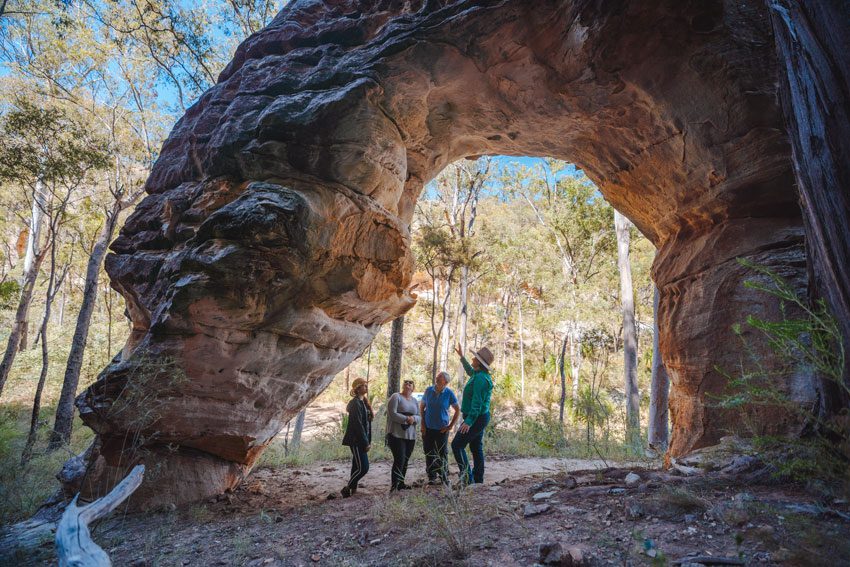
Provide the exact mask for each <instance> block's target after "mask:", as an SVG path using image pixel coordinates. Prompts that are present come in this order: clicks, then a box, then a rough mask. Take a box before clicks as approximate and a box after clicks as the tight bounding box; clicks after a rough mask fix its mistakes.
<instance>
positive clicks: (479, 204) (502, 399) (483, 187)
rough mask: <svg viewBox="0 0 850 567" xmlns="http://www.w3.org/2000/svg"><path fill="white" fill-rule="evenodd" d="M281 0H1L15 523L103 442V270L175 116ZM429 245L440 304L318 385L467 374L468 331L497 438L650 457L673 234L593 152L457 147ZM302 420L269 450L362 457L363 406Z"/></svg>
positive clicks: (439, 194)
mask: <svg viewBox="0 0 850 567" xmlns="http://www.w3.org/2000/svg"><path fill="white" fill-rule="evenodd" d="M281 7H282V4H281V3H277V2H268V1H265V0H229V1H227V2H196V1H189V0H182V1H178V0H117V1H109V0H0V136H2V144H0V207H2V210H3V215H2V217H0V243H1V244H2V249H0V345H2V346H0V348H2V350H3V353H4V358H3V361H2V364H0V503H2V504H0V523H7V522H10V521H14V520H18V519H21V518H23V517H25V516H26V515H27V514H29V513H31V512H32V511H33V510H34V509H35V507H37V506H38V504H39V503H40V502H42V501H43V499H44V498H45V497H46V496H47V495H48V494H49V493H51V492H52V491H53V490H55V489H56V486H57V485H56V481H55V480H54V478H53V477H54V475H55V473H56V471H57V470H58V469H59V468H60V466H61V464H62V462H63V461H65V460H66V459H67V458H68V457H69V456H70V455H73V454H76V453H78V452H80V451H82V450H83V449H85V447H86V446H87V444H88V443H89V442H90V440H91V438H92V433H91V431H90V430H88V429H87V428H86V427H84V426H82V424H81V423H80V422H79V419H75V418H73V406H72V405H71V403H72V401H73V397H74V395H75V393H77V392H79V391H81V390H82V389H84V388H85V387H86V386H87V385H88V384H90V383H91V382H92V381H94V380H95V379H96V378H97V375H98V373H99V371H100V370H101V369H102V368H103V367H104V366H105V365H106V364H107V363H108V362H109V361H110V360H111V359H112V358H113V357H114V356H115V355H116V354H117V353H118V352H119V351H120V349H121V347H122V345H123V343H124V340H125V339H126V336H127V334H128V331H129V326H128V320H127V318H126V317H125V315H124V305H123V300H122V299H121V297H120V296H119V295H118V294H117V293H116V292H115V291H113V290H111V288H110V287H109V282H108V278H107V276H106V274H105V273H104V271H103V258H104V256H105V254H106V249H107V246H108V243H109V242H110V241H111V240H112V239H113V238H114V237H115V236H116V235H117V230H119V229H120V226H121V224H122V222H123V220H124V219H125V218H126V216H127V215H128V214H129V213H131V212H132V210H133V207H134V206H135V204H136V203H137V202H138V201H139V200H140V199H141V197H142V196H143V195H142V191H141V187H142V185H143V183H144V180H145V179H146V177H147V174H148V171H149V170H150V167H151V165H152V164H153V162H154V161H155V160H156V157H157V153H158V151H159V148H160V147H161V144H162V142H163V141H164V139H165V137H166V136H167V134H168V132H169V129H170V128H171V126H172V125H173V124H174V123H175V122H176V120H177V119H178V118H179V117H180V116H181V115H182V114H183V112H184V111H185V110H186V108H188V107H189V106H190V105H191V104H192V103H193V102H194V101H195V100H197V98H198V97H199V96H200V94H201V93H202V92H204V90H205V89H207V88H209V87H210V86H211V85H212V84H214V82H215V80H216V77H217V75H218V73H219V71H220V70H221V69H223V67H224V65H225V64H226V63H227V62H228V60H229V58H230V57H231V55H232V53H233V51H234V49H235V47H236V45H238V43H239V42H240V41H242V40H243V39H244V38H245V37H247V36H248V35H250V34H251V33H253V32H255V31H258V30H259V29H261V28H262V27H263V26H264V25H266V24H267V23H269V22H270V21H271V19H272V18H273V17H274V15H275V14H276V13H277V11H278V10H279V9H280V8H281ZM615 217H616V218H615ZM618 227H619V229H620V230H619V231H618V230H617V228H618ZM411 244H412V247H413V250H414V254H415V257H416V273H415V274H414V286H415V287H414V292H415V293H417V294H418V296H419V301H418V303H417V305H416V306H415V307H414V309H413V310H411V311H410V312H409V313H408V314H407V315H406V316H405V317H404V320H403V329H402V323H401V321H399V322H397V323H395V324H394V325H390V324H388V325H386V326H385V327H384V329H383V330H382V331H381V332H380V333H379V335H378V337H377V338H376V340H375V341H374V343H373V344H372V346H371V347H370V348H368V349H367V350H366V351H364V353H363V354H362V356H361V357H360V358H359V359H357V360H356V361H355V362H354V363H353V364H352V365H351V366H350V367H349V368H348V369H347V370H346V371H345V372H343V373H341V374H340V375H339V376H337V378H336V379H335V380H334V382H333V383H332V384H331V386H330V387H329V388H328V389H327V390H326V391H325V392H324V393H323V394H322V395H321V396H320V398H319V400H318V403H320V404H326V405H327V404H341V402H343V401H344V400H345V399H347V391H348V384H349V383H350V381H351V380H353V378H354V377H365V378H368V379H369V381H370V389H371V395H372V397H373V400H374V402H375V404H376V405H377V406H380V405H381V402H382V400H383V399H385V397H386V394H387V392H388V390H392V389H393V382H394V381H395V380H397V379H398V378H399V377H400V376H401V377H404V378H412V379H414V380H415V381H416V383H417V390H419V391H421V390H422V389H424V387H425V386H426V385H427V384H428V383H430V380H431V377H432V376H433V372H434V371H435V370H447V371H448V372H450V374H452V375H453V377H454V381H453V384H452V385H453V387H454V388H455V389H456V390H459V389H460V388H461V387H462V373H461V371H460V368H459V363H458V361H457V359H456V357H455V356H453V355H452V354H451V352H452V348H451V347H452V346H453V345H454V344H455V343H457V342H459V343H464V345H465V348H466V350H467V351H469V350H472V349H475V348H478V347H480V346H484V345H487V346H489V347H490V348H491V349H492V350H493V352H494V353H495V355H496V361H495V363H494V373H493V374H494V378H495V380H494V381H495V384H496V389H495V393H494V402H493V405H494V409H493V414H494V420H493V423H492V425H491V427H490V431H489V433H488V439H489V440H488V447H489V450H491V451H493V452H503V453H510V454H526V455H566V454H579V453H580V454H592V455H599V456H605V457H607V456H622V455H630V456H634V455H642V454H643V451H644V449H645V447H646V445H647V443H646V440H645V439H646V430H647V417H648V413H649V412H648V406H649V393H650V387H649V385H650V379H651V368H652V356H653V336H654V333H653V294H654V288H653V285H652V282H651V279H650V275H649V270H650V266H651V263H652V260H653V257H654V248H653V246H652V245H651V243H650V242H649V241H648V240H646V239H645V238H644V237H643V236H642V235H641V234H640V233H639V232H638V231H637V230H636V229H634V228H633V227H631V226H630V225H629V224H628V222H627V221H625V219H622V218H621V217H619V215H615V212H614V210H613V209H612V208H611V207H610V205H608V204H607V203H606V202H605V201H604V200H603V199H602V197H601V196H600V194H599V192H598V190H597V189H596V187H595V186H594V185H593V184H592V182H590V181H589V180H588V179H587V177H585V176H584V174H583V173H582V172H581V170H579V169H577V168H576V167H575V166H574V165H571V164H568V163H565V162H560V161H556V160H552V159H546V158H543V157H524V156H512V157H508V156H490V157H482V158H478V159H475V160H462V161H460V162H457V163H455V164H452V165H451V166H449V167H448V168H447V169H446V170H445V171H444V172H443V173H442V174H441V175H440V176H439V177H438V178H437V179H436V180H435V181H434V182H432V183H431V184H429V185H428V187H427V188H426V190H425V192H424V193H423V195H422V197H421V199H420V201H419V203H418V206H417V209H416V213H415V216H414V219H413V223H412V226H411ZM618 245H619V246H618ZM618 248H619V254H618ZM627 275H628V278H626V276H627ZM626 279H628V280H630V281H629V282H627V281H626ZM626 283H628V284H629V285H626ZM632 283H633V285H632ZM630 313H631V314H632V315H630ZM624 320H625V323H626V324H625V325H624ZM402 331H403V335H402ZM394 334H395V340H393V335H394ZM400 336H403V340H401V341H400V340H398V339H399V337H400ZM399 353H401V356H400V358H399ZM309 411H310V409H309V408H308V410H307V412H309ZM665 419H666V416H665ZM296 422H300V424H301V425H303V423H304V414H303V413H302V415H301V416H299V419H298V420H294V423H293V424H292V426H290V427H288V428H287V430H285V431H284V432H283V433H282V434H281V439H280V442H279V443H276V444H275V445H274V446H273V447H272V449H271V450H270V451H269V452H268V453H267V454H266V456H265V457H264V461H263V464H266V465H268V466H287V465H288V464H291V463H293V462H303V461H304V460H306V459H329V458H337V457H340V456H344V453H343V452H342V447H339V441H338V432H339V427H340V426H341V422H339V423H336V424H335V425H333V426H332V427H330V428H329V429H328V431H326V432H325V433H324V434H322V435H318V436H315V437H314V438H313V439H311V440H310V441H309V442H307V441H305V443H304V444H303V446H300V447H299V443H298V440H297V437H298V436H299V435H300V429H299V427H298V425H297V423H296ZM638 425H639V427H638ZM290 429H292V431H290ZM296 430H298V431H296ZM376 434H379V433H378V432H376ZM292 437H296V439H292ZM382 456H383V453H382V452H381V450H379V451H378V454H377V455H376V457H377V458H382ZM13 485H14V489H12V486H13Z"/></svg>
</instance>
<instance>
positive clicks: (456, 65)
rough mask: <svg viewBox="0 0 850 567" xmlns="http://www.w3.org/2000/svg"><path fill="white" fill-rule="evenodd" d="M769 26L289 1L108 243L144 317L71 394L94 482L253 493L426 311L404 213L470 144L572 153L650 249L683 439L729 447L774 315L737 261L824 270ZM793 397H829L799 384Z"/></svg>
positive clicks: (188, 121)
mask: <svg viewBox="0 0 850 567" xmlns="http://www.w3.org/2000/svg"><path fill="white" fill-rule="evenodd" d="M603 6H604V7H603ZM767 18H768V16H767V14H766V13H765V9H764V8H763V6H762V5H761V3H757V2H753V3H742V2H723V1H720V0H717V1H711V2H696V1H695V2H680V1H672V0H671V1H669V2H665V1H662V2H654V3H651V6H650V5H647V3H645V2H637V1H635V2H619V3H604V4H603V3H597V2H591V1H587V0H573V1H566V0H565V1H555V0H545V1H535V2H531V1H520V0H502V1H493V2H483V1H472V0H410V1H404V2H402V1H392V0H369V1H361V2H357V1H354V0H333V1H328V2H324V3H322V2H318V1H314V0H295V1H294V2H292V3H291V4H290V5H288V6H287V7H286V8H285V9H284V10H283V11H282V12H281V13H280V14H279V15H278V16H277V18H276V19H275V20H274V22H273V23H272V24H271V25H270V26H268V27H267V28H266V29H264V30H263V31H261V32H259V33H258V34H256V35H254V36H252V37H251V38H249V39H248V40H247V41H245V42H244V43H243V44H242V45H241V46H240V47H239V49H238V51H237V53H236V55H235V57H234V59H233V61H232V62H231V63H230V64H229V65H228V67H227V68H226V69H225V71H224V72H223V73H222V75H221V77H220V79H219V82H218V84H217V85H216V86H214V87H213V88H212V89H210V90H209V91H208V92H207V93H206V94H204V95H203V97H202V98H201V100H200V101H199V102H198V103H197V104H196V105H195V106H193V107H192V108H190V109H189V110H188V111H187V113H186V115H185V116H184V117H183V118H182V119H181V120H180V121H179V122H178V124H177V125H176V126H175V128H174V130H173V132H172V133H171V136H170V137H169V139H168V141H167V142H166V143H165V145H164V147H163V149H162V153H161V156H160V158H159V160H158V162H157V164H156V166H155V167H154V170H153V172H152V174H151V176H150V178H149V180H148V182H147V190H148V193H149V195H148V196H147V198H146V199H145V200H144V201H143V202H142V203H141V204H140V206H139V207H138V209H137V210H136V212H135V213H134V214H133V215H132V217H131V218H130V219H128V221H127V223H126V225H125V227H124V229H123V230H122V232H121V235H120V237H119V238H118V240H117V241H116V242H115V243H114V244H113V246H112V250H113V254H112V255H111V256H110V257H109V258H108V259H107V271H108V272H109V275H110V277H111V279H112V285H113V287H115V289H116V290H118V291H119V292H120V293H121V294H122V295H123V296H124V297H125V299H126V301H127V306H128V312H129V314H130V317H131V319H132V323H133V332H132V335H131V337H130V340H129V341H128V344H127V346H126V347H125V349H124V351H123V353H122V355H121V356H120V357H118V359H116V360H115V361H113V363H112V364H110V366H109V367H107V368H106V369H105V370H104V372H103V373H102V375H101V377H100V378H99V380H98V382H97V383H96V384H95V385H93V386H92V387H91V388H90V389H89V390H87V391H86V392H84V393H83V394H82V395H81V396H80V397H79V398H78V401H77V405H78V407H79V409H80V413H81V416H82V418H83V420H84V421H85V422H86V423H87V424H88V425H89V426H91V427H92V428H93V429H94V430H95V431H96V432H97V433H98V443H97V444H96V446H95V448H94V449H93V452H92V454H91V455H90V460H91V462H92V473H91V474H89V478H88V480H89V482H90V483H91V485H90V486H89V488H90V489H99V488H102V485H103V484H104V483H107V484H108V483H109V482H110V480H112V479H117V478H120V476H121V475H122V474H123V471H124V470H126V469H127V468H128V467H129V466H130V465H132V464H134V463H135V461H136V460H138V459H140V458H141V459H144V460H145V461H146V464H147V466H148V471H149V474H148V477H147V479H146V485H147V488H146V486H143V487H142V488H141V489H140V491H139V493H140V494H142V496H143V499H144V501H145V503H146V504H147V505H154V504H157V503H160V502H165V501H169V502H171V501H185V500H192V499H197V498H201V497H203V496H207V495H209V494H214V493H218V492H221V491H223V490H224V489H226V488H228V487H230V486H233V485H234V484H235V483H236V482H238V480H239V478H240V477H241V475H243V474H244V473H245V472H246V471H247V470H249V469H250V467H251V466H252V465H253V463H254V462H255V461H256V459H257V458H258V456H259V454H260V453H261V452H262V450H263V449H264V447H265V446H266V445H267V443H268V442H269V441H270V440H271V439H272V437H273V436H274V435H275V434H276V433H277V432H278V430H279V429H280V428H281V427H282V425H283V424H284V423H285V422H286V421H288V420H289V419H290V418H291V417H293V416H294V415H295V414H296V413H297V412H298V411H299V410H300V409H301V408H302V407H303V406H304V405H305V404H307V403H308V402H309V401H310V400H311V399H312V398H313V397H315V396H316V395H318V393H319V392H321V390H322V389H323V388H325V387H326V386H327V384H328V383H329V381H330V380H331V379H332V377H333V376H334V375H335V374H336V373H337V372H339V371H340V370H342V369H343V368H344V367H345V366H346V365H347V364H348V363H349V362H350V361H351V360H353V359H354V358H355V357H356V356H358V355H359V354H360V353H361V352H362V350H363V349H364V348H365V347H366V346H367V345H368V344H369V342H370V341H371V339H372V338H373V337H374V335H375V333H376V332H377V330H378V328H379V327H380V325H381V324H383V323H385V322H387V321H390V320H391V319H393V318H394V317H396V316H398V315H400V314H402V313H404V312H405V311H406V310H408V309H409V308H410V307H411V306H412V305H413V304H414V298H412V297H411V295H410V294H409V293H408V291H407V289H406V288H407V286H408V284H409V277H410V273H411V267H412V266H411V257H410V252H409V247H408V244H409V234H408V230H407V223H408V222H409V221H410V218H411V215H412V210H413V205H414V203H415V201H416V199H417V197H418V195H419V193H420V191H421V190H422V187H423V185H424V184H425V183H426V182H427V181H428V180H429V179H431V178H433V177H434V176H435V175H436V174H437V173H438V172H439V171H440V170H441V169H442V168H443V167H444V166H445V165H446V164H448V163H450V162H451V161H453V160H455V159H458V158H461V157H464V156H470V155H479V154H512V155H541V156H553V157H559V158H563V159H567V160H570V161H572V162H575V163H577V164H579V165H580V166H581V167H582V168H584V169H585V171H586V172H587V173H588V175H589V176H590V177H591V179H593V181H594V182H596V184H597V185H598V186H599V187H600V190H601V191H602V193H603V194H604V196H605V197H606V199H608V200H609V201H610V202H611V203H612V204H613V205H614V206H615V207H616V208H618V209H619V210H620V211H621V212H623V213H624V214H625V215H627V216H628V217H629V218H630V219H631V220H632V221H633V222H634V223H635V224H636V225H637V227H638V228H639V229H640V230H641V231H642V232H643V233H644V234H645V235H646V236H647V237H648V238H650V239H651V240H652V242H653V243H654V244H655V245H656V246H657V247H658V249H659V254H658V257H657V260H656V263H655V266H654V269H653V277H654V279H655V281H656V283H657V284H658V286H659V288H660V289H661V308H660V312H661V314H662V315H661V324H660V328H661V349H662V351H663V354H664V357H665V361H666V363H667V366H668V368H669V371H670V374H671V378H672V384H673V390H672V397H671V402H670V403H671V410H672V411H671V417H672V421H673V437H672V447H671V452H672V453H673V454H681V453H684V452H687V451H688V450H690V449H692V448H695V447H699V446H702V445H706V444H710V443H712V442H714V441H716V440H717V439H718V438H719V436H720V435H722V434H723V432H724V428H725V427H727V426H729V425H731V424H732V422H733V421H734V416H730V415H725V414H723V413H722V412H721V411H720V410H718V409H716V408H712V407H711V406H710V405H709V404H707V397H706V396H707V394H709V393H711V392H718V391H719V390H720V389H722V387H723V384H724V380H723V378H722V376H721V375H720V374H719V373H718V372H716V371H715V370H714V367H715V365H720V366H724V365H725V366H733V365H734V364H735V363H736V362H737V358H738V354H737V347H736V346H734V344H733V343H732V342H731V341H730V340H729V338H730V335H729V327H730V326H731V325H732V324H733V323H736V322H739V321H741V320H742V319H743V318H744V316H745V315H746V314H747V313H752V312H757V313H762V314H769V313H774V312H776V310H777V306H776V305H774V304H772V303H771V302H770V301H768V300H767V299H766V298H764V297H762V296H760V295H759V294H757V293H755V292H751V291H749V290H747V289H745V288H743V286H742V285H741V284H742V281H743V279H744V278H745V273H744V270H743V269H742V268H741V267H740V266H738V264H737V263H736V262H735V258H736V257H746V258H750V259H753V260H755V261H757V262H759V263H762V264H767V265H769V266H771V267H772V268H774V269H776V270H777V271H778V272H780V273H781V274H782V275H784V276H786V277H788V278H790V279H791V280H792V281H794V282H795V283H796V284H797V285H798V286H799V287H800V289H804V288H805V286H806V283H807V277H806V260H805V252H804V248H803V227H802V220H801V213H800V210H799V207H798V205H797V195H796V192H795V189H794V177H793V172H792V162H791V155H790V146H789V142H788V138H787V134H786V132H785V128H784V125H783V122H782V114H781V112H780V109H779V106H778V99H777V93H776V88H777V87H776V84H777V63H776V60H775V55H774V47H773V39H772V37H771V35H770V28H769V25H768V19H767ZM778 387H782V388H784V389H786V390H788V391H789V392H791V393H792V394H793V395H795V396H797V397H798V398H799V399H800V400H801V401H802V402H812V401H813V400H814V397H815V388H814V381H813V379H812V378H811V377H809V376H807V375H806V374H804V373H800V374H797V375H793V376H791V378H790V379H788V381H787V382H786V383H782V384H778ZM761 419H762V425H763V426H764V427H765V428H766V429H770V430H775V431H783V430H785V429H787V428H789V427H793V424H789V423H787V422H786V421H785V419H786V418H785V416H781V415H776V414H765V415H763V416H762V418H761ZM154 487H155V488H154Z"/></svg>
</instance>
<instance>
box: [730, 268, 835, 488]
mask: <svg viewBox="0 0 850 567" xmlns="http://www.w3.org/2000/svg"><path fill="white" fill-rule="evenodd" d="M738 262H739V263H740V264H741V265H743V266H745V267H747V268H749V269H751V270H753V271H754V272H755V273H756V274H757V276H758V278H757V279H751V280H748V281H747V282H745V285H746V286H747V287H749V288H750V289H756V290H759V291H762V292H764V293H766V294H768V295H771V296H773V297H776V298H778V299H779V300H780V309H781V313H782V319H781V320H779V321H768V320H765V319H762V318H759V317H755V316H753V315H750V316H748V317H747V320H746V324H747V326H748V327H749V328H751V329H755V330H757V331H760V332H761V334H762V335H763V336H764V337H765V338H766V339H767V342H768V345H769V346H770V348H771V351H772V352H773V353H774V355H775V356H776V357H777V359H778V360H779V361H780V362H782V367H783V369H784V370H783V371H781V372H784V373H786V374H788V373H790V372H792V371H794V369H797V368H800V367H801V366H802V368H804V369H806V370H807V371H809V372H811V373H813V374H815V375H817V376H819V377H821V378H823V379H824V380H826V381H827V382H829V383H832V384H834V385H835V387H836V388H837V389H838V390H841V391H842V392H843V394H844V396H850V387H848V385H847V384H846V383H845V382H844V380H843V376H842V373H843V370H844V357H845V353H844V348H843V342H842V336H841V332H840V331H839V327H838V324H837V321H836V320H835V318H834V317H833V316H832V314H831V313H830V311H829V309H828V307H827V305H826V303H825V302H824V301H823V300H819V301H817V302H815V304H814V305H810V304H809V303H808V302H807V301H806V300H805V299H803V298H801V297H799V296H798V295H797V293H796V291H795V290H794V288H793V287H792V286H791V285H790V284H789V283H788V282H787V281H785V280H784V279H783V278H782V277H780V276H779V275H777V274H776V273H774V272H772V271H771V270H769V269H768V268H766V267H764V266H760V265H757V264H754V263H753V262H750V261H748V260H744V259H739V260H738ZM792 309H793V311H794V312H795V313H798V314H799V315H796V316H791V315H789V311H791V310H792ZM733 331H734V333H735V334H736V335H737V336H738V337H739V339H740V340H741V344H742V346H743V348H744V351H745V353H746V354H747V357H748V359H749V360H748V361H747V362H746V363H745V362H743V361H742V364H741V367H740V370H739V372H738V373H736V374H734V375H733V374H731V373H729V372H727V371H726V370H724V369H721V368H717V370H718V371H719V372H721V373H722V374H723V375H724V376H725V377H726V378H727V380H728V383H729V393H728V395H726V396H724V397H723V398H722V399H720V400H719V403H718V405H719V406H720V407H723V408H728V409H733V410H735V411H736V412H738V414H739V415H740V416H742V417H743V420H744V422H745V423H748V422H749V419H748V417H749V416H750V415H751V414H752V413H753V412H756V411H758V408H760V407H772V408H777V409H779V410H781V411H783V412H787V414H788V415H790V416H793V420H795V421H797V422H799V423H804V424H808V434H807V435H805V436H804V437H802V438H788V437H777V436H773V435H765V434H763V432H761V431H758V430H756V429H751V430H750V433H751V434H752V435H753V440H754V443H755V446H756V448H757V449H759V450H760V451H762V452H763V454H764V456H765V458H767V459H768V460H769V462H770V463H771V464H772V465H773V467H774V468H775V470H776V474H777V475H782V476H786V477H790V478H794V479H797V480H801V481H804V482H806V483H809V484H810V485H812V486H816V487H818V488H820V489H823V490H824V491H826V492H837V493H843V494H848V493H850V409H848V408H847V407H844V408H842V409H841V410H840V411H838V412H837V413H836V414H834V415H830V416H826V417H824V416H822V415H820V413H819V412H818V410H817V408H815V407H811V406H807V405H805V404H801V403H800V402H799V401H798V400H795V399H793V398H792V397H791V395H789V393H788V392H786V391H784V390H782V389H779V388H776V384H777V383H781V378H782V376H776V374H775V372H771V371H769V370H768V369H767V368H766V367H765V365H764V364H762V360H761V359H760V357H759V355H758V354H757V353H755V351H754V350H753V349H752V348H751V346H750V344H749V342H748V340H747V339H746V332H747V329H746V328H744V327H743V326H741V325H735V326H734V327H733Z"/></svg>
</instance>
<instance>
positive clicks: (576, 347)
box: [569, 321, 582, 401]
mask: <svg viewBox="0 0 850 567" xmlns="http://www.w3.org/2000/svg"><path fill="white" fill-rule="evenodd" d="M569 336H570V377H571V378H572V382H573V398H572V399H573V401H575V400H577V399H578V387H579V379H580V376H581V374H580V373H581V362H582V358H581V332H580V331H579V329H578V323H577V322H576V321H570V330H569Z"/></svg>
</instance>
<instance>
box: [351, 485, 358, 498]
mask: <svg viewBox="0 0 850 567" xmlns="http://www.w3.org/2000/svg"><path fill="white" fill-rule="evenodd" d="M349 490H351V495H352V496H354V495H355V494H357V487H356V486H353V487H351V488H350V489H349Z"/></svg>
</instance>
